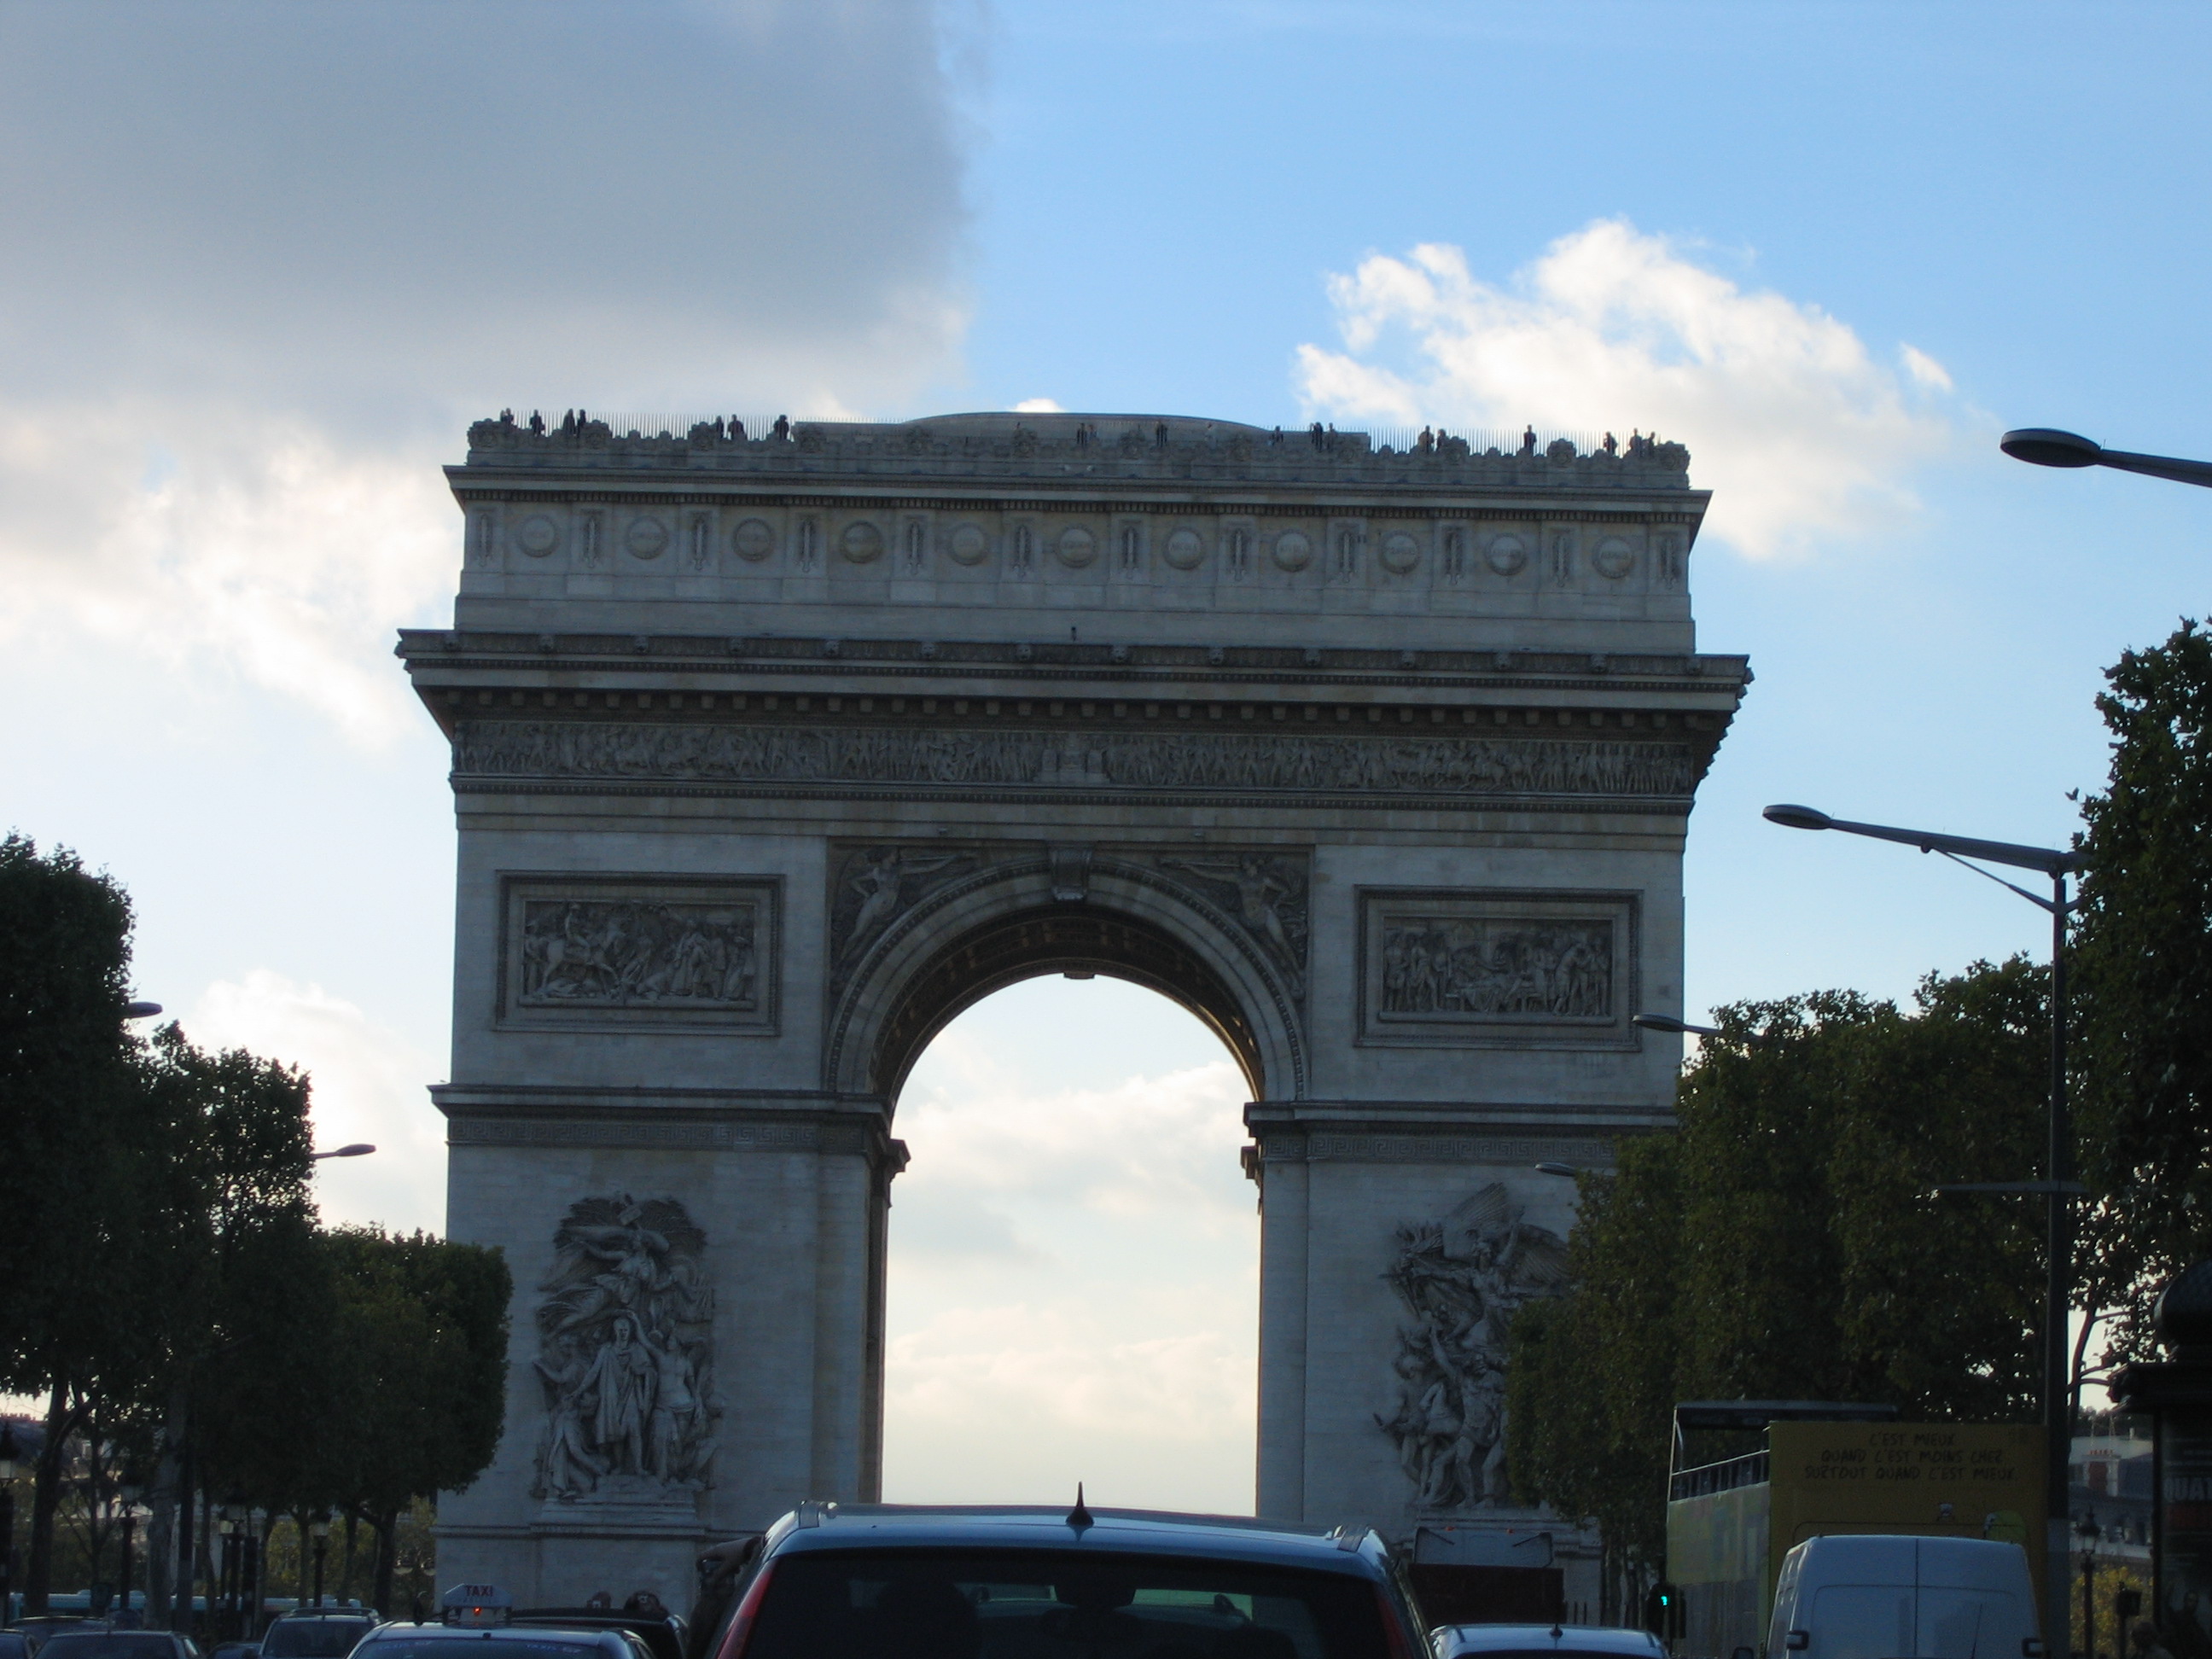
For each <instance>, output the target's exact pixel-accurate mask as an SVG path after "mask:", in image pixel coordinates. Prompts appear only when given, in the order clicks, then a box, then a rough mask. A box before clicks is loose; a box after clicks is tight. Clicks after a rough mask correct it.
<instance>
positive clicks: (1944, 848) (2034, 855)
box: [1827, 818, 2081, 876]
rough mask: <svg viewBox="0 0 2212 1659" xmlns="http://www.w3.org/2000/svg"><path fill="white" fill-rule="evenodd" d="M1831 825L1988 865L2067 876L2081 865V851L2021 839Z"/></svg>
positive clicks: (1842, 822)
mask: <svg viewBox="0 0 2212 1659" xmlns="http://www.w3.org/2000/svg"><path fill="white" fill-rule="evenodd" d="M1827 828H1829V829H1841V830H1843V831H1844V833H1845V834H1846V835H1852V836H1872V837H1873V838H1874V839H1875V840H1876V841H1893V842H1900V843H1901V844H1903V845H1905V846H1906V847H1917V848H1919V849H1920V850H1921V851H1922V852H1923V853H1944V854H1949V855H1951V856H1953V857H1954V858H1968V859H1980V860H1983V861H1984V863H1988V864H2002V865H2008V866H2011V867H2012V868H2014V869H2015V870H2040V871H2041V872H2043V873H2044V874H2045V875H2046V876H2057V875H2063V874H2064V873H2065V872H2067V871H2069V870H2078V869H2080V868H2081V854H2079V853H2075V852H2071V851H2066V850H2062V849H2061V848H2055V847H2023V846H2021V844H2020V843H2019V842H2010V841H1977V840H1976V839H1974V837H1972V836H1944V835H1938V834H1937V833H1936V831H1935V830H1933V829H1897V828H1895V827H1893V825H1890V824H1887V823H1852V822H1851V821H1850V819H1848V818H1832V819H1830V820H1829V822H1828V824H1827Z"/></svg>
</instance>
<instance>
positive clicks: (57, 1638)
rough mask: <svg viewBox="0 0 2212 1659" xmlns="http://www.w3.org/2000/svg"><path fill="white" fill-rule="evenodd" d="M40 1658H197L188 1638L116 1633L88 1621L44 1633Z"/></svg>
mask: <svg viewBox="0 0 2212 1659" xmlns="http://www.w3.org/2000/svg"><path fill="white" fill-rule="evenodd" d="M37 1651H38V1655H39V1659H200V1650H199V1649H198V1648H197V1646H195V1645H194V1644H193V1642H192V1639H191V1638H190V1637H189V1636H179V1635H178V1634H177V1633H176V1632H174V1631H167V1630H116V1629H113V1628H112V1627H111V1626H106V1625H99V1624H94V1623H92V1622H90V1621H89V1620H87V1621H86V1622H84V1623H82V1624H76V1625H67V1626H62V1627H60V1628H58V1629H55V1630H51V1631H48V1632H46V1639H45V1640H44V1641H42V1642H41V1643H40V1644H39V1647H38V1650H37Z"/></svg>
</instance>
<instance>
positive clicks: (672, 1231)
mask: <svg viewBox="0 0 2212 1659" xmlns="http://www.w3.org/2000/svg"><path fill="white" fill-rule="evenodd" d="M705 1243H706V1239H705V1237H704V1235H702V1233H701V1232H700V1231H699V1229H698V1228H697V1227H696V1226H695V1225H693V1224H692V1222H691V1219H690V1217H689V1216H688V1215H686V1214H685V1212H684V1206H682V1205H681V1204H679V1203H678V1202H677V1201H676V1200H674V1199H666V1198H663V1199H648V1200H645V1201H644V1202H642V1203H640V1202H638V1201H637V1200H633V1199H632V1198H630V1197H629V1195H628V1194H622V1195H620V1196H617V1197H609V1198H592V1199H586V1200H583V1201H582V1202H580V1203H579V1204H576V1205H574V1206H572V1207H571V1208H570V1209H569V1212H568V1216H567V1218H565V1219H564V1220H563V1221H562V1224H561V1225H560V1227H559V1229H558V1230H557V1231H556V1233H555V1235H554V1244H555V1248H556V1264H555V1267H554V1270H553V1272H552V1273H550V1274H549V1275H548V1276H547V1277H546V1279H544V1281H543V1282H542V1283H541V1284H540V1285H539V1286H538V1288H539V1290H540V1291H543V1292H544V1300H543V1301H541V1302H540V1303H539V1304H538V1341H539V1349H540V1352H539V1355H538V1359H537V1360H536V1362H535V1364H534V1369H535V1370H536V1371H537V1373H538V1379H539V1381H540V1383H541V1384H542V1386H543V1388H544V1398H545V1417H546V1423H545V1430H544V1434H543V1436H542V1437H540V1441H539V1451H538V1480H537V1483H536V1486H535V1487H534V1491H535V1492H536V1494H537V1495H538V1497H540V1498H545V1499H548V1500H552V1501H559V1502H580V1501H584V1500H586V1499H587V1498H590V1497H591V1496H592V1494H593V1493H595V1492H600V1491H601V1490H602V1488H603V1486H604V1485H605V1483H606V1482H607V1481H608V1480H611V1479H613V1480H629V1481H631V1482H642V1483H645V1484H646V1485H647V1486H649V1487H650V1486H659V1487H665V1488H671V1489H677V1490H685V1489H696V1488H697V1487H699V1486H704V1485H706V1484H707V1482H708V1472H709V1468H710V1465H711V1462H712V1460H713V1456H714V1440H713V1438H712V1437H711V1433H710V1431H711V1429H712V1426H713V1419H714V1416H715V1415H716V1413H717V1412H718V1410H719V1407H717V1405H716V1404H715V1401H714V1390H713V1387H712V1377H711V1375H710V1372H711V1365H712V1358H713V1356H712V1347H711V1342H712V1335H713V1324H714V1296H713V1293H712V1291H710V1290H709V1289H708V1286H707V1285H706V1284H705V1282H704V1279H703V1277H702V1268H701V1261H700V1256H701V1252H702V1249H704V1247H705Z"/></svg>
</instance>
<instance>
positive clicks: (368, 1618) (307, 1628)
mask: <svg viewBox="0 0 2212 1659" xmlns="http://www.w3.org/2000/svg"><path fill="white" fill-rule="evenodd" d="M375 1628H376V1614H375V1612H374V1610H373V1609H371V1608H368V1607H301V1608H300V1609H299V1610H298V1611H297V1612H295V1613H286V1614H284V1615H283V1617H282V1618H280V1619H279V1620H276V1623H274V1624H273V1625H271V1626H269V1628H268V1629H267V1630H265V1631H264V1632H262V1634H261V1659H345V1656H346V1655H348V1654H349V1653H351V1652H352V1651H353V1650H354V1648H355V1646H356V1644H358V1643H359V1642H360V1641H361V1638H362V1637H364V1636H366V1635H368V1633H369V1632H371V1631H373V1630H374V1629H375Z"/></svg>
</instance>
